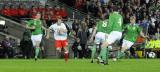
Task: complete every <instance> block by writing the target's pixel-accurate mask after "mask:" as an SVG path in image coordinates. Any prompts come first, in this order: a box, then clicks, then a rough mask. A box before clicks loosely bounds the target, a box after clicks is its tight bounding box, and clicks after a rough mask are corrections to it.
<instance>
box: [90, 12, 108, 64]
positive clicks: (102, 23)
mask: <svg viewBox="0 0 160 72" xmlns="http://www.w3.org/2000/svg"><path fill="white" fill-rule="evenodd" d="M101 18H102V19H101V20H99V21H98V22H97V23H96V27H95V28H94V31H93V33H92V36H91V40H90V41H93V37H95V41H94V42H95V44H94V45H93V47H92V49H91V51H92V53H91V63H93V60H94V57H95V54H96V48H100V47H99V46H100V44H101V43H103V42H105V40H106V39H107V37H108V33H109V30H107V24H108V20H107V19H105V18H104V16H103V15H102V16H101ZM107 54H108V53H107ZM102 55H104V54H103V53H101V54H99V56H98V57H102ZM106 58H108V57H106V56H105V57H104V56H103V59H105V60H106Z"/></svg>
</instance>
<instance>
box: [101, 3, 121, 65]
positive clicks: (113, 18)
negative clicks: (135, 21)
mask: <svg viewBox="0 0 160 72" xmlns="http://www.w3.org/2000/svg"><path fill="white" fill-rule="evenodd" d="M113 10H114V11H113V12H112V13H111V14H110V15H109V23H108V25H107V28H106V29H107V30H108V33H109V35H108V38H107V40H106V41H105V42H103V43H102V45H101V51H100V54H102V58H101V57H98V61H102V62H101V63H102V64H104V65H107V64H108V58H106V57H108V56H107V55H108V52H107V51H108V49H107V47H108V46H109V45H111V44H113V43H114V42H115V41H116V40H120V39H121V37H122V24H123V18H122V16H121V15H120V14H119V12H118V7H116V6H114V8H113Z"/></svg>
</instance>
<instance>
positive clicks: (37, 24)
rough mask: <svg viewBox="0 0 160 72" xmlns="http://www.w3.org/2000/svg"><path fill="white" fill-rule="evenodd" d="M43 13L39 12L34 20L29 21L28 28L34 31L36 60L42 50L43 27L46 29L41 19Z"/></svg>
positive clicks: (33, 40) (32, 36)
mask: <svg viewBox="0 0 160 72" xmlns="http://www.w3.org/2000/svg"><path fill="white" fill-rule="evenodd" d="M40 18H41V14H40V13H37V14H36V16H35V18H34V19H33V20H30V21H28V22H27V25H26V28H27V29H30V30H31V31H32V35H31V40H32V43H33V46H34V47H35V61H36V60H37V58H38V55H39V51H40V42H41V39H42V29H45V30H46V28H45V27H43V25H42V21H41V20H40Z"/></svg>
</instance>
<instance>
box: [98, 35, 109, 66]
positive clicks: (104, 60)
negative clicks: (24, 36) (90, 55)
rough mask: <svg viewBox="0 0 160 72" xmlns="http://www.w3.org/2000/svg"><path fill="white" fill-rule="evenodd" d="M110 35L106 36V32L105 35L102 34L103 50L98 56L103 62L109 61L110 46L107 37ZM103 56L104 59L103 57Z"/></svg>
mask: <svg viewBox="0 0 160 72" xmlns="http://www.w3.org/2000/svg"><path fill="white" fill-rule="evenodd" d="M107 38H108V37H107V36H106V34H104V35H103V36H101V41H100V42H101V43H102V44H101V51H100V53H99V56H98V61H99V62H101V63H104V62H105V63H106V64H107V63H108V53H107V52H108V49H107V46H108V43H107V42H106V39H107ZM101 58H102V59H101Z"/></svg>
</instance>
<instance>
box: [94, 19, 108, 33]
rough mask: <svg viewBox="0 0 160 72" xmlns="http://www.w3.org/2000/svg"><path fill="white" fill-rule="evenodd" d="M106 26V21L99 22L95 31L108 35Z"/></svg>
mask: <svg viewBox="0 0 160 72" xmlns="http://www.w3.org/2000/svg"><path fill="white" fill-rule="evenodd" d="M107 25H108V20H107V19H106V20H100V21H98V22H97V23H96V27H97V31H98V32H103V33H109V32H108V31H109V30H108V29H107Z"/></svg>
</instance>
